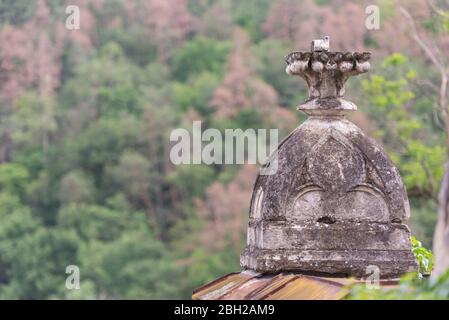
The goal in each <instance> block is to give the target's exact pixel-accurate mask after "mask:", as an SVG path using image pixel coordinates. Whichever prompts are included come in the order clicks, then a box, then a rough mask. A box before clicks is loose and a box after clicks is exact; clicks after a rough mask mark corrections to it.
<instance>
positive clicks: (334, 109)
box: [241, 38, 417, 278]
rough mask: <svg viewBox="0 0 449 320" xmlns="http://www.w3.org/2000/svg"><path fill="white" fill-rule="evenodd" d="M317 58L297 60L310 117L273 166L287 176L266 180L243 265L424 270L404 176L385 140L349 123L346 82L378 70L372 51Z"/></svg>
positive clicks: (292, 57) (360, 272)
mask: <svg viewBox="0 0 449 320" xmlns="http://www.w3.org/2000/svg"><path fill="white" fill-rule="evenodd" d="M326 40H327V41H328V39H326V38H325V39H324V40H316V41H313V42H312V51H310V52H293V53H291V54H289V55H288V56H287V64H288V66H287V73H289V74H294V75H299V76H301V77H303V78H304V79H305V80H306V81H307V84H308V85H309V99H308V100H307V101H306V102H305V103H303V104H301V105H300V106H299V107H298V109H300V110H302V111H303V112H305V113H306V114H308V115H313V116H312V117H309V118H308V119H307V120H306V121H305V122H304V123H302V124H301V125H300V126H299V127H298V128H296V129H295V130H294V131H293V132H292V133H291V134H290V135H289V136H288V137H287V138H286V139H285V140H284V141H283V142H282V143H281V144H280V145H279V147H278V149H277V152H275V153H274V154H273V155H272V156H271V158H270V159H269V161H268V163H267V166H269V165H270V164H271V163H276V164H277V166H276V167H277V172H276V173H275V174H272V175H259V176H258V177H257V180H256V183H255V185H254V191H253V196H252V200H251V207H250V213H249V224H248V242H247V247H246V249H245V251H244V252H243V253H242V255H241V265H242V267H244V268H245V269H252V270H256V271H258V272H264V273H276V272H279V271H295V272H307V273H326V274H334V275H341V276H349V275H352V276H357V277H364V276H366V270H367V267H368V266H376V267H378V268H379V271H380V277H381V278H394V277H398V276H400V275H402V274H404V273H405V272H407V271H413V270H417V262H416V259H415V258H414V256H413V254H412V252H411V242H410V230H409V229H408V227H407V226H406V225H405V222H406V221H407V220H408V218H409V216H410V209H409V202H408V197H407V193H406V191H405V187H404V184H403V182H402V179H401V177H400V174H399V170H398V169H397V168H396V167H395V166H394V164H393V163H392V162H391V161H390V160H389V159H388V156H387V154H386V152H385V151H384V150H383V149H382V146H381V145H379V144H378V143H377V142H376V141H374V140H373V139H371V138H370V137H368V136H367V135H365V134H364V133H363V132H362V130H361V129H360V128H358V127H357V126H356V125H355V124H353V123H352V122H350V121H349V120H347V119H345V117H343V116H342V115H344V113H345V112H346V111H348V110H356V109H357V107H356V105H355V104H353V103H352V102H349V101H346V100H344V99H343V98H342V97H343V94H344V83H345V81H346V80H347V79H348V78H349V77H350V76H352V75H357V74H360V73H364V72H367V71H368V70H369V67H370V65H369V62H368V60H369V58H370V54H369V53H366V52H365V53H358V52H347V53H342V52H329V51H327V50H328V42H327V41H326Z"/></svg>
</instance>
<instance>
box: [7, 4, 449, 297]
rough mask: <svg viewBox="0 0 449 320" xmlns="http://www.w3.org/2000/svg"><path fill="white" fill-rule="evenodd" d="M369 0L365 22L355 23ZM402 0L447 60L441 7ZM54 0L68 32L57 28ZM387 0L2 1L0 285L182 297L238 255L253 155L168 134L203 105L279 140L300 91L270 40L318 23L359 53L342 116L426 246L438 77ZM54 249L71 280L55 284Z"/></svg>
mask: <svg viewBox="0 0 449 320" xmlns="http://www.w3.org/2000/svg"><path fill="white" fill-rule="evenodd" d="M433 3H434V4H435V5H436V6H439V7H438V8H441V10H447V9H449V8H448V7H447V2H444V1H442V2H441V1H440V2H439V1H434V2H433ZM370 4H376V5H378V6H379V8H380V19H381V20H380V22H381V24H380V29H379V30H368V29H367V28H366V27H365V20H366V18H367V14H366V13H365V8H366V6H368V5H370ZM402 4H403V5H404V6H405V7H406V8H408V10H409V12H410V14H411V15H412V16H413V18H414V21H416V28H417V29H418V31H419V33H420V34H422V35H423V36H425V37H426V39H430V43H431V44H438V47H439V48H440V50H441V56H442V57H443V59H447V58H448V52H449V36H448V35H449V22H448V20H447V19H440V17H441V14H439V13H441V12H439V11H438V10H440V9H438V8H432V7H431V6H429V3H428V2H427V1H425V0H420V1H415V0H411V1H403V2H402ZM67 5H78V6H79V8H80V13H81V15H80V22H81V25H80V27H81V28H80V30H67V29H66V28H65V20H66V18H67V15H66V14H65V8H66V6H67ZM398 5H399V3H398V2H397V1H393V0H390V1H387V0H384V1H382V0H380V1H340V0H334V1H331V0H303V1H300V0H296V1H294V0H277V1H271V0H245V1H238V0H107V1H105V0H91V1H89V0H78V1H76V0H70V1H65V0H36V1H29V0H0V298H3V299H5V298H13V299H17V298H21V299H52V298H62V299H70V298H86V299H108V298H124V299H132V298H144V299H159V298H172V299H175V298H189V297H190V295H191V292H192V290H193V289H194V288H196V287H198V286H199V285H202V284H204V283H205V282H207V281H210V280H213V279H214V278H216V277H218V276H221V275H223V274H226V273H228V272H232V271H238V270H239V269H240V267H239V254H240V252H241V251H242V249H243V247H244V244H245V240H246V222H247V211H248V206H249V201H250V195H251V191H252V186H253V183H254V180H255V175H256V172H257V167H256V166H250V165H244V166H230V165H227V166H225V165H214V166H208V165H185V166H174V165H173V164H171V163H170V161H169V156H168V155H169V151H170V143H169V136H170V132H171V130H173V129H174V128H179V127H184V128H187V129H189V128H191V127H192V121H193V120H202V121H203V129H205V128H207V127H213V128H219V129H221V130H223V129H224V128H242V129H246V128H279V129H280V130H281V131H280V132H281V134H280V138H283V137H284V136H286V135H287V134H288V132H290V131H291V130H292V129H294V128H295V127H296V126H298V125H299V124H300V123H301V121H303V120H304V116H303V115H301V114H299V112H297V111H295V106H296V105H298V104H299V103H300V102H302V101H303V100H304V99H305V97H306V88H305V85H304V83H303V82H302V81H301V80H300V79H295V78H292V77H289V76H287V75H286V74H285V72H284V69H285V62H284V56H285V55H286V54H288V53H289V52H291V51H293V50H298V49H302V50H304V49H308V48H309V43H310V41H311V40H312V39H317V38H320V37H322V36H324V35H329V36H331V48H332V49H333V50H342V51H343V50H351V51H352V50H364V51H371V52H372V53H373V57H372V61H373V67H372V71H371V74H370V75H363V76H360V77H358V78H355V79H351V80H350V83H349V88H347V92H348V95H347V97H348V98H349V99H350V100H352V101H354V102H356V103H357V105H358V106H359V111H358V112H357V113H355V114H354V116H353V118H352V120H353V121H354V122H355V123H356V124H357V125H359V126H360V127H361V128H362V129H363V130H364V131H365V132H367V133H368V134H370V135H372V136H374V137H375V138H376V140H377V141H379V142H381V143H382V145H383V146H384V147H385V149H386V150H387V151H388V153H389V155H390V156H391V158H392V159H393V161H394V162H395V163H396V164H397V165H398V166H399V169H400V171H401V174H402V177H403V179H404V181H405V184H406V186H407V190H408V193H409V197H410V201H411V206H412V219H411V221H410V226H411V229H412V233H413V234H414V235H416V236H417V238H419V239H420V240H422V241H423V243H424V244H425V245H426V246H429V247H431V246H432V235H433V232H434V228H435V223H436V220H437V211H438V199H437V195H438V189H439V184H440V181H441V179H442V176H443V172H444V163H445V161H446V158H447V156H446V155H447V148H446V133H445V129H444V121H443V119H442V115H441V112H439V108H438V94H437V93H436V91H435V90H436V89H438V86H439V81H440V80H439V79H440V78H439V77H440V75H439V73H438V71H437V70H436V69H435V68H434V67H433V64H432V63H431V61H429V59H428V57H427V56H426V55H425V54H424V52H423V50H422V49H421V48H420V47H419V46H418V45H416V42H415V41H414V39H413V35H411V34H410V30H411V28H410V23H409V21H407V17H406V16H404V15H403V14H401V12H400V10H399V9H398ZM445 5H446V7H445ZM443 13H444V12H443ZM442 17H444V14H443V15H442ZM68 265H77V266H79V267H80V271H81V289H80V290H67V289H66V287H65V279H66V277H67V274H65V269H66V266H68Z"/></svg>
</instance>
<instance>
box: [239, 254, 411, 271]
mask: <svg viewBox="0 0 449 320" xmlns="http://www.w3.org/2000/svg"><path fill="white" fill-rule="evenodd" d="M240 264H241V265H244V266H247V268H248V269H253V270H258V271H259V272H264V273H277V272H280V271H298V272H301V273H310V274H332V275H334V276H342V277H347V276H354V277H360V278H362V277H366V276H367V273H366V268H367V266H377V267H378V268H379V270H380V274H379V276H380V278H382V279H389V278H390V279H391V278H397V277H398V276H399V275H401V274H403V273H404V272H408V271H409V272H411V271H416V260H415V259H414V257H413V255H411V253H410V251H409V250H302V249H293V250H279V249H275V250H268V249H259V248H250V247H248V248H246V249H245V251H244V252H243V253H242V255H241V257H240Z"/></svg>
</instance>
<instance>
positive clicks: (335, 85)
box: [286, 37, 371, 114]
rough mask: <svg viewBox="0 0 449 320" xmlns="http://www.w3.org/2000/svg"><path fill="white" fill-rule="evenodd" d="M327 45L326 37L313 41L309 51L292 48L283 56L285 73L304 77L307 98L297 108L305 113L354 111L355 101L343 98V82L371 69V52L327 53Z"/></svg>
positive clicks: (328, 41)
mask: <svg viewBox="0 0 449 320" xmlns="http://www.w3.org/2000/svg"><path fill="white" fill-rule="evenodd" d="M329 44H330V39H329V37H325V38H324V39H323V40H313V41H312V45H311V51H310V52H309V51H295V52H292V53H290V54H289V55H288V56H287V57H286V62H287V68H286V72H287V74H289V75H297V76H300V77H302V78H304V80H306V82H307V84H308V86H309V99H308V101H306V103H304V104H303V105H301V106H299V107H298V109H300V110H303V111H304V112H306V113H308V114H317V113H320V110H321V113H338V110H356V109H357V107H356V106H355V105H354V104H352V103H351V102H349V101H346V100H344V99H342V98H343V96H344V94H345V87H344V86H345V82H346V80H348V78H349V77H350V76H354V75H358V74H361V73H365V72H368V71H369V69H370V63H369V59H370V57H371V53H369V52H362V53H360V52H330V51H329ZM323 110H325V111H323Z"/></svg>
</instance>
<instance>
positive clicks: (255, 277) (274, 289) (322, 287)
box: [192, 271, 388, 300]
mask: <svg viewBox="0 0 449 320" xmlns="http://www.w3.org/2000/svg"><path fill="white" fill-rule="evenodd" d="M356 282H358V281H357V280H355V279H352V278H327V277H317V276H309V275H303V274H295V273H280V274H260V273H256V272H252V271H243V272H239V273H230V274H228V275H226V276H223V277H221V278H218V279H216V280H214V281H212V282H210V283H208V284H206V285H204V286H202V287H200V288H198V289H197V290H195V291H194V292H193V295H192V298H193V299H194V300H339V299H342V298H344V297H345V296H346V295H347V293H348V289H347V287H346V286H347V285H350V284H354V283H356ZM385 285H387V286H388V284H387V283H385Z"/></svg>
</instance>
